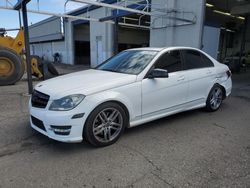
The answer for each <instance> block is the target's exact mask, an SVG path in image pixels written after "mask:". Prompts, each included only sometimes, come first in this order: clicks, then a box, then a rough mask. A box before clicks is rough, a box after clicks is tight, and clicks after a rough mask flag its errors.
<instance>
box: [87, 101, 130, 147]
mask: <svg viewBox="0 0 250 188" xmlns="http://www.w3.org/2000/svg"><path fill="white" fill-rule="evenodd" d="M127 123H128V118H127V116H126V113H125V111H124V110H123V108H122V107H121V106H120V105H119V104H117V103H114V102H107V103H104V104H102V105H100V106H98V107H97V108H96V109H95V110H94V111H93V112H92V113H91V114H90V116H89V117H88V119H87V121H86V124H85V126H84V137H85V138H86V139H87V141H88V142H90V143H91V144H92V145H94V146H98V147H102V146H108V145H111V144H113V143H115V142H116V141H117V140H118V139H119V137H120V136H121V134H122V133H123V131H124V128H125V127H126V125H127Z"/></svg>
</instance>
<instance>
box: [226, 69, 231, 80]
mask: <svg viewBox="0 0 250 188" xmlns="http://www.w3.org/2000/svg"><path fill="white" fill-rule="evenodd" d="M227 76H228V78H229V77H231V76H232V73H231V71H230V70H228V71H227Z"/></svg>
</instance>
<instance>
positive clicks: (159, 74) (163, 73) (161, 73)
mask: <svg viewBox="0 0 250 188" xmlns="http://www.w3.org/2000/svg"><path fill="white" fill-rule="evenodd" d="M148 78H150V79H152V78H168V71H167V70H164V69H153V70H152V71H151V72H150V73H149V75H148Z"/></svg>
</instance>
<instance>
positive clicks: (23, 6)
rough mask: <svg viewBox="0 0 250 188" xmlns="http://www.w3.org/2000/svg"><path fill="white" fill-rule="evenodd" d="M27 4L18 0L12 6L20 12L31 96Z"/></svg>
mask: <svg viewBox="0 0 250 188" xmlns="http://www.w3.org/2000/svg"><path fill="white" fill-rule="evenodd" d="M29 2H30V0H18V2H17V4H16V5H15V6H14V9H15V10H22V17H23V28H24V41H25V56H26V68H27V70H26V71H27V78H28V88H29V94H32V92H33V84H32V71H31V62H30V61H31V59H30V43H29V26H28V16H27V4H28V3H29Z"/></svg>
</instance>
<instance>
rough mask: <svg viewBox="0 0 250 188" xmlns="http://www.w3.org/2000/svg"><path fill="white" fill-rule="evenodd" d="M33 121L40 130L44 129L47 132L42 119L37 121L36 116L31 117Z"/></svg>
mask: <svg viewBox="0 0 250 188" xmlns="http://www.w3.org/2000/svg"><path fill="white" fill-rule="evenodd" d="M31 121H32V123H33V125H35V126H36V127H38V128H39V129H42V130H44V131H46V129H45V127H44V125H43V122H42V121H41V120H40V119H37V118H35V117H34V116H31Z"/></svg>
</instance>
